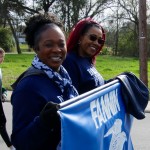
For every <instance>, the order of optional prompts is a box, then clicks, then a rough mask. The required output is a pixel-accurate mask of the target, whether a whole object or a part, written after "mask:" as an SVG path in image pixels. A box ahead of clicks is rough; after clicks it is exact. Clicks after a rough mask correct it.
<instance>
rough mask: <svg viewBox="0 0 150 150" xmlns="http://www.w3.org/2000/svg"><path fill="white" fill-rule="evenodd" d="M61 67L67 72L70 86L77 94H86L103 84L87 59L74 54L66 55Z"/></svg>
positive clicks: (101, 78) (102, 80) (100, 77)
mask: <svg viewBox="0 0 150 150" xmlns="http://www.w3.org/2000/svg"><path fill="white" fill-rule="evenodd" d="M63 66H64V67H65V69H66V70H67V71H68V73H69V75H70V77H71V79H72V84H73V85H74V86H75V87H76V89H77V90H78V92H79V94H82V93H85V92H88V91H90V90H92V89H94V88H97V87H99V86H101V85H103V84H104V79H103V77H102V76H101V75H100V73H99V72H98V71H97V70H96V68H95V67H94V65H93V64H92V63H91V60H90V59H89V58H84V57H80V56H78V55H77V54H76V53H75V52H71V53H69V54H68V55H67V57H66V60H65V61H64V62H63Z"/></svg>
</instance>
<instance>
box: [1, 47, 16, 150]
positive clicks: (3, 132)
mask: <svg viewBox="0 0 150 150" xmlns="http://www.w3.org/2000/svg"><path fill="white" fill-rule="evenodd" d="M4 58H5V51H4V50H3V49H2V48H0V64H2V63H3V61H4ZM6 100H7V90H6V89H5V88H4V87H3V86H2V70H1V68H0V135H1V137H2V138H3V140H4V142H5V143H6V145H7V147H8V148H9V149H10V150H13V149H14V147H13V145H12V143H11V141H10V137H9V134H8V132H7V129H6V123H7V119H6V116H5V112H4V109H3V104H2V102H5V101H6Z"/></svg>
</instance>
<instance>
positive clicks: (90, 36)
mask: <svg viewBox="0 0 150 150" xmlns="http://www.w3.org/2000/svg"><path fill="white" fill-rule="evenodd" d="M101 39H102V30H101V29H100V28H98V27H91V28H90V29H89V30H88V31H87V32H86V33H85V34H84V35H83V36H81V37H80V39H79V41H80V42H79V43H80V44H79V51H78V52H79V55H80V56H82V57H92V56H94V55H95V54H96V53H97V51H99V49H100V47H101Z"/></svg>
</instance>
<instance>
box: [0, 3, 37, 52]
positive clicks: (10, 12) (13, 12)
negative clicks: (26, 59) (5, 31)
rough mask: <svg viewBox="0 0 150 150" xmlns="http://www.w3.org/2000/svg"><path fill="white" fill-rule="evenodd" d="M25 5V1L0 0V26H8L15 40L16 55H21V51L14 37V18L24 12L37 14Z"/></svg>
mask: <svg viewBox="0 0 150 150" xmlns="http://www.w3.org/2000/svg"><path fill="white" fill-rule="evenodd" d="M25 4H26V0H0V10H1V13H0V18H1V24H3V27H4V28H5V27H7V26H8V25H9V26H10V29H11V31H12V34H13V36H14V39H15V43H16V47H17V52H18V54H20V53H21V49H20V46H19V41H18V38H17V35H16V33H17V32H16V31H17V26H16V24H15V23H14V22H15V18H16V17H18V16H24V14H25V12H26V13H27V12H32V13H33V12H37V11H35V10H33V9H31V8H29V7H26V5H25Z"/></svg>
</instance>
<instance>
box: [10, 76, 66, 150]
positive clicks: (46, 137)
mask: <svg viewBox="0 0 150 150" xmlns="http://www.w3.org/2000/svg"><path fill="white" fill-rule="evenodd" d="M61 95H62V93H61V91H60V89H59V87H57V86H56V84H55V83H54V82H53V81H52V80H50V79H49V78H48V77H47V75H44V74H41V75H30V76H27V77H25V78H23V79H22V80H21V81H20V82H19V83H18V84H17V86H16V88H15V89H14V91H13V93H12V97H11V102H12V105H13V130H12V135H11V139H12V143H13V145H14V146H15V147H16V150H52V148H51V147H52V144H53V142H54V141H53V137H52V133H51V130H50V129H49V128H47V127H45V126H44V124H43V123H42V122H41V120H40V117H39V114H40V112H41V110H42V109H43V107H44V106H45V105H46V103H47V102H48V101H52V102H55V103H60V102H62V100H63V99H62V96H61ZM64 100H66V99H64Z"/></svg>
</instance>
